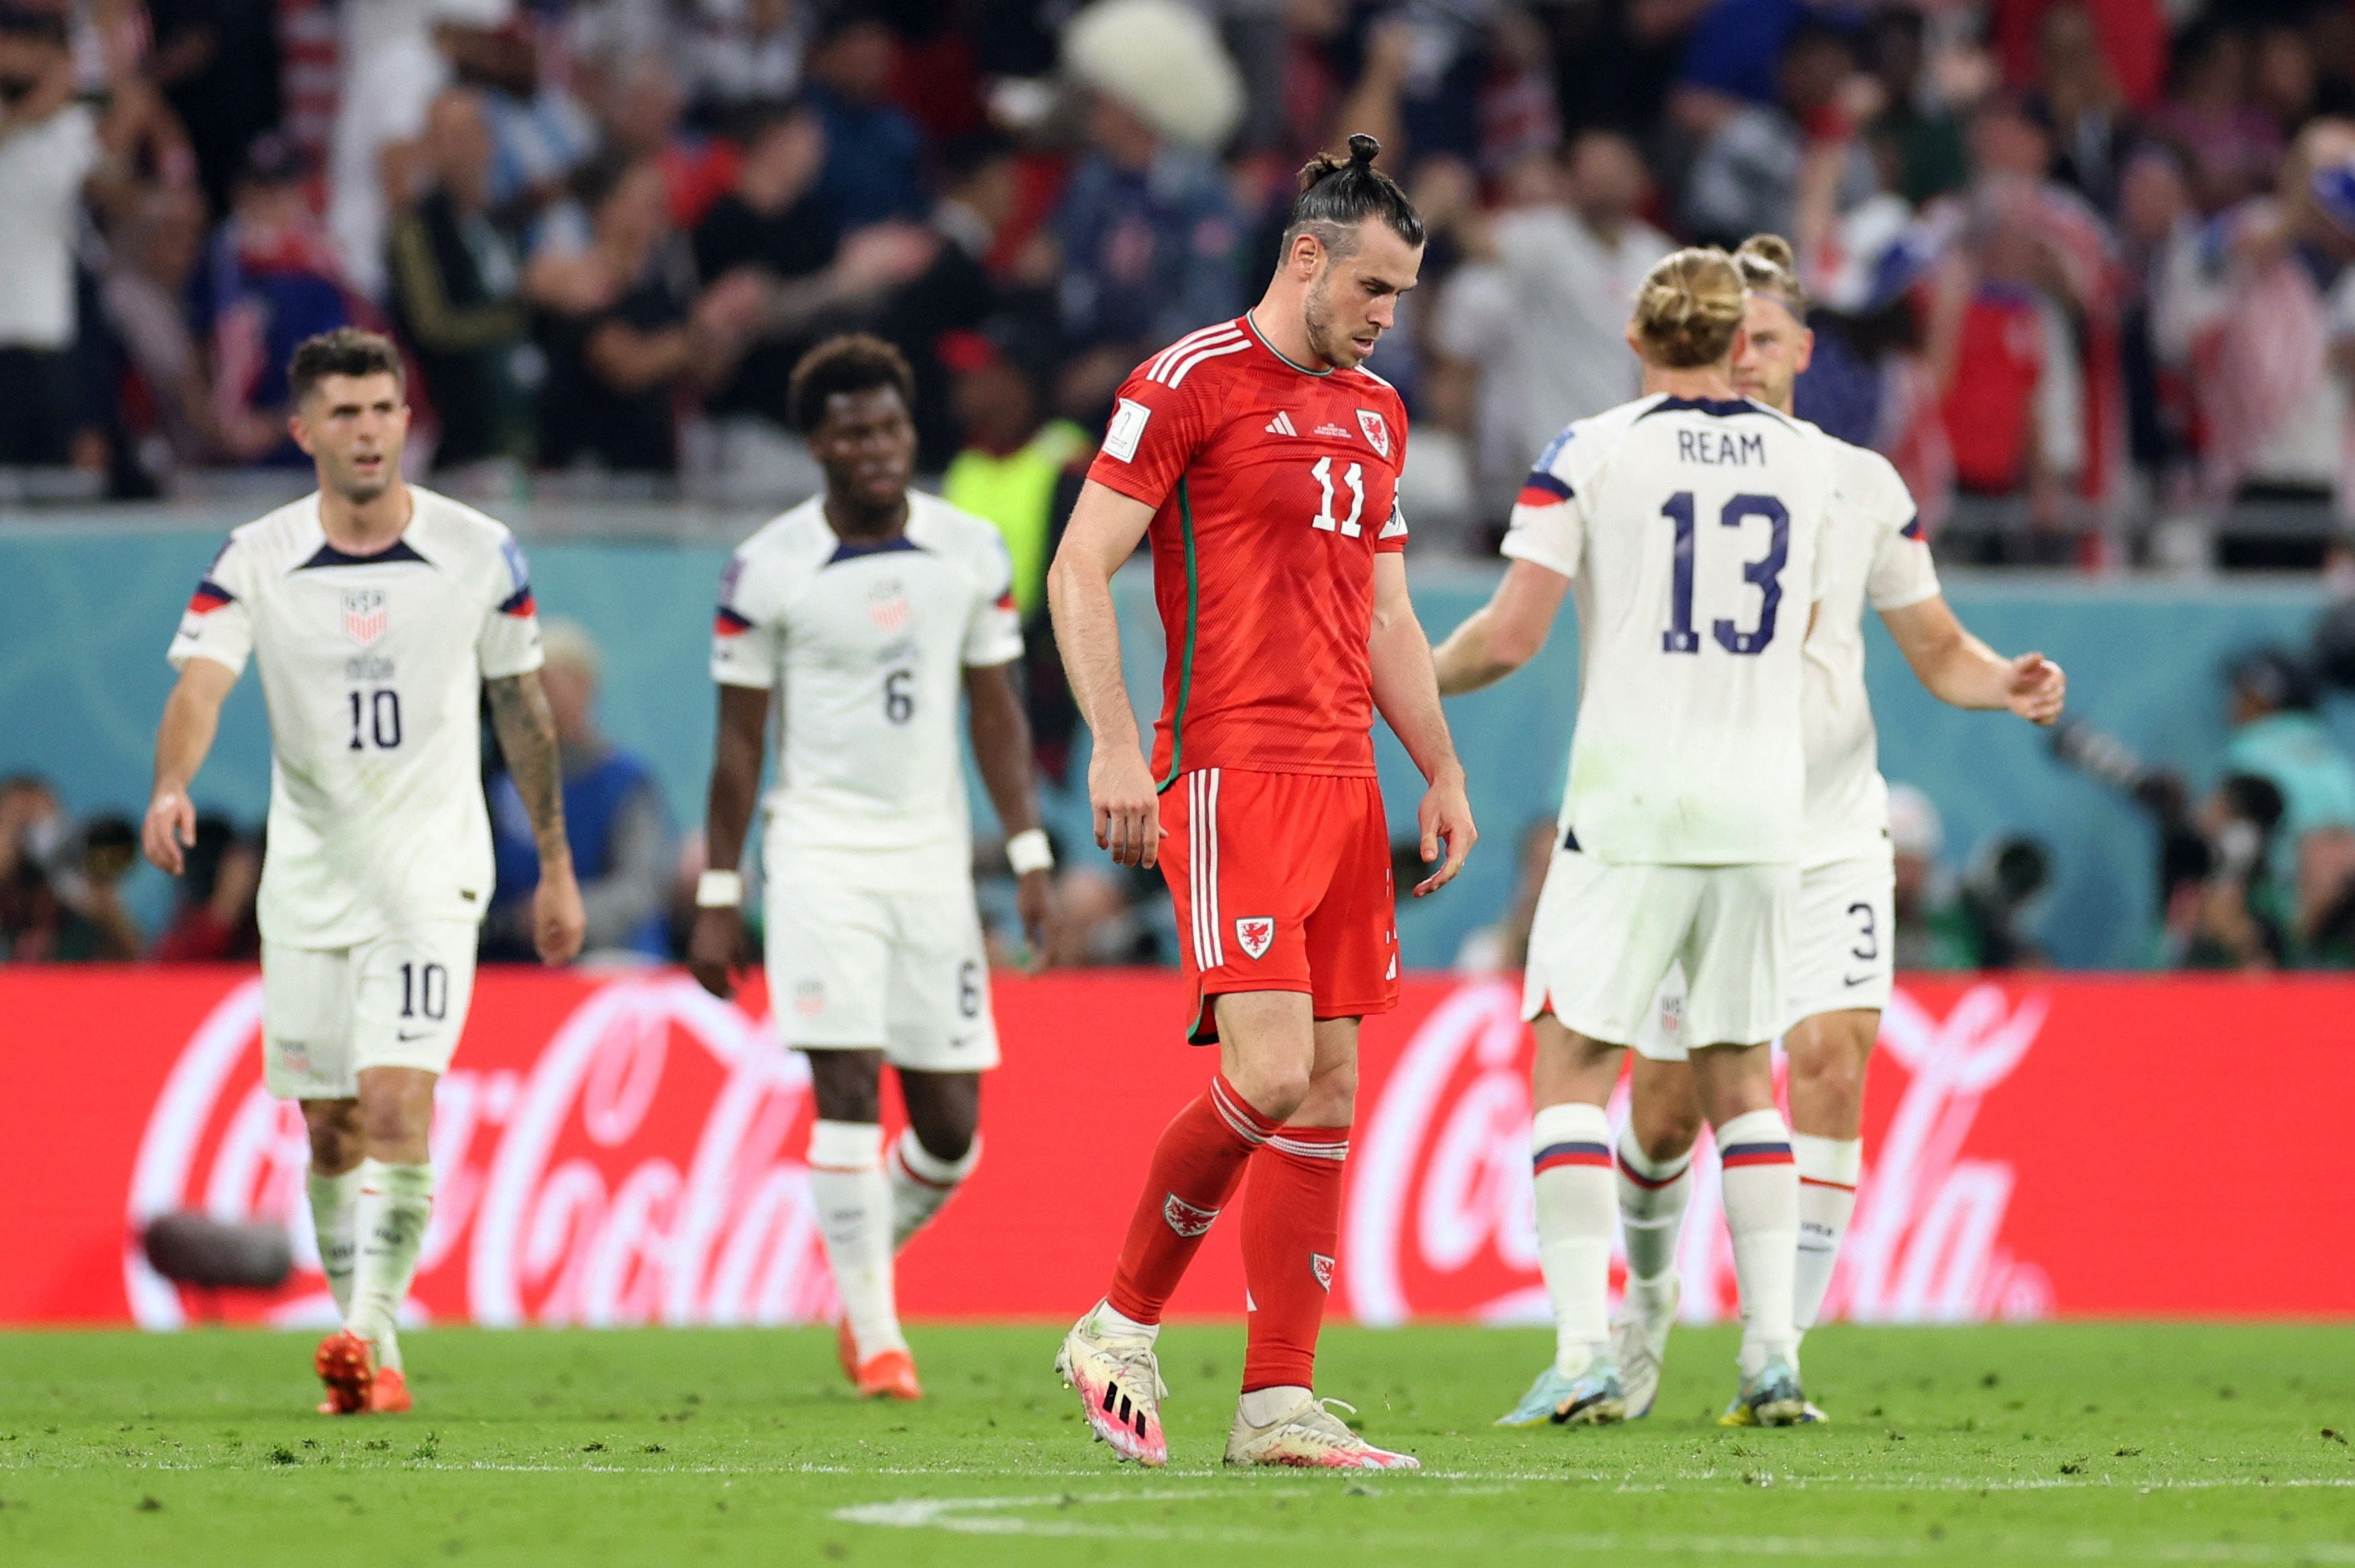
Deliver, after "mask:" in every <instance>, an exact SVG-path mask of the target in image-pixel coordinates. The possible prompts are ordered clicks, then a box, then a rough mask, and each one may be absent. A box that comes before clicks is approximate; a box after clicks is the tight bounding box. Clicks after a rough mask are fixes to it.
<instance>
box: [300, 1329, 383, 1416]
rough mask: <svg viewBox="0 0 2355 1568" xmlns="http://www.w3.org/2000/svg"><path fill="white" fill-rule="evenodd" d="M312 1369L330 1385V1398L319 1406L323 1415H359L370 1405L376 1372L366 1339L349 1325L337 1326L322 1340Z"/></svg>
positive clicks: (328, 1395) (328, 1392)
mask: <svg viewBox="0 0 2355 1568" xmlns="http://www.w3.org/2000/svg"><path fill="white" fill-rule="evenodd" d="M311 1369H312V1371H315V1372H317V1373H318V1374H319V1381H321V1382H323V1383H325V1384H326V1385H327V1397H326V1399H325V1401H323V1402H322V1403H320V1405H319V1413H320V1414H322V1415H357V1414H359V1413H362V1412H364V1411H366V1410H368V1408H369V1404H368V1395H369V1392H370V1390H371V1388H372V1386H373V1385H374V1384H375V1382H376V1377H377V1373H376V1366H375V1363H374V1361H373V1360H371V1358H370V1357H369V1355H368V1341H367V1340H365V1339H361V1338H360V1337H359V1336H358V1335H357V1334H355V1333H353V1332H352V1331H351V1330H350V1329H348V1328H338V1329H336V1331H335V1332H334V1333H332V1334H330V1335H328V1336H327V1337H326V1338H325V1339H322V1340H320V1341H319V1349H318V1350H317V1352H316V1353H315V1354H314V1355H313V1356H312V1358H311Z"/></svg>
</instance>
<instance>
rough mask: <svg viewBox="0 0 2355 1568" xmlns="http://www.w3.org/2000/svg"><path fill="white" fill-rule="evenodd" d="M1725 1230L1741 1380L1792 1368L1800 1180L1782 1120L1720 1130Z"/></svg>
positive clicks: (1753, 1120)
mask: <svg viewBox="0 0 2355 1568" xmlns="http://www.w3.org/2000/svg"><path fill="white" fill-rule="evenodd" d="M1717 1154H1718V1160H1719V1165H1720V1170H1721V1174H1720V1181H1721V1186H1722V1189H1723V1192H1724V1198H1725V1228H1726V1229H1727V1230H1728V1231H1729V1232H1732V1237H1733V1275H1734V1278H1735V1279H1736V1280H1737V1281H1739V1282H1740V1284H1741V1286H1742V1376H1743V1377H1745V1378H1747V1377H1751V1376H1753V1375H1755V1374H1756V1373H1757V1372H1758V1371H1759V1370H1760V1369H1761V1368H1763V1367H1764V1366H1765V1364H1766V1363H1767V1362H1768V1361H1769V1360H1773V1359H1774V1357H1776V1356H1781V1357H1783V1358H1785V1360H1794V1361H1796V1358H1797V1355H1798V1331H1797V1329H1796V1328H1794V1327H1793V1325H1792V1321H1791V1311H1792V1306H1793V1301H1792V1274H1793V1271H1794V1268H1795V1266H1796V1255H1797V1252H1798V1242H1799V1174H1798V1171H1797V1170H1796V1168H1794V1167H1793V1166H1792V1163H1791V1135H1790V1130H1789V1129H1788V1128H1787V1127H1786V1126H1785V1125H1784V1123H1783V1113H1782V1112H1780V1111H1777V1110H1773V1109H1768V1110H1764V1111H1751V1112H1748V1113H1746V1114H1744V1115H1739V1116H1735V1117H1733V1118H1732V1119H1731V1120H1729V1121H1728V1122H1727V1123H1726V1124H1725V1125H1723V1126H1721V1127H1720V1128H1718V1129H1717Z"/></svg>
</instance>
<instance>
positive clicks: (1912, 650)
mask: <svg viewBox="0 0 2355 1568" xmlns="http://www.w3.org/2000/svg"><path fill="white" fill-rule="evenodd" d="M1881 622H1882V624H1885V625H1886V626H1888V628H1889V635H1891V637H1893V638H1895V639H1896V640H1897V646H1898V649H1899V651H1901V652H1902V653H1903V654H1904V656H1905V662H1906V663H1907V664H1909V665H1911V666H1913V674H1914V677H1916V678H1917V679H1919V680H1920V681H1921V683H1922V685H1923V688H1925V689H1927V690H1928V691H1929V693H1930V695H1931V696H1933V697H1935V698H1936V699H1938V700H1939V701H1941V702H1945V703H1951V704H1952V705H1953V706H1955V707H1956V708H1974V709H2010V710H2011V711H2012V712H2014V713H2017V714H2019V716H2020V717H2021V718H2022V719H2025V720H2029V721H2030V723H2032V724H2050V723H2051V722H2052V721H2053V720H2057V719H2059V718H2060V717H2061V709H2062V704H2063V703H2064V702H2065V701H2066V700H2067V699H2068V695H2069V677H2067V676H2066V675H2065V674H2063V673H2062V668H2061V667H2060V666H2059V665H2057V664H2054V663H2053V662H2052V661H2051V659H2048V658H2046V657H2045V656H2043V655H2042V654H2021V655H2019V656H2018V657H2016V658H2006V657H2004V656H2002V655H2001V654H1999V653H1997V652H1996V651H1995V650H1994V649H1993V648H1991V647H1989V646H1987V645H1986V644H1985V643H1983V642H1981V641H1979V639H1978V638H1977V637H1976V636H1973V635H1971V633H1970V631H1969V629H1968V628H1967V627H1966V626H1965V625H1964V624H1962V622H1961V621H1960V620H1959V619H1958V618H1956V616H1955V612H1954V607H1953V606H1952V605H1950V604H1948V603H1946V600H1945V595H1944V594H1939V595H1935V596H1933V597H1931V598H1928V599H1924V600H1923V601H1922V602H1921V603H1918V604H1908V605H1905V606H1903V607H1902V608H1901V609H1896V610H1884V611H1882V612H1881Z"/></svg>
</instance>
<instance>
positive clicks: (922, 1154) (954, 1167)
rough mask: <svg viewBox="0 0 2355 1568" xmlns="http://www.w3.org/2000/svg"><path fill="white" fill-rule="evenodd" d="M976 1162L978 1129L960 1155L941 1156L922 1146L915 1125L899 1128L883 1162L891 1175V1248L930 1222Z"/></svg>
mask: <svg viewBox="0 0 2355 1568" xmlns="http://www.w3.org/2000/svg"><path fill="white" fill-rule="evenodd" d="M980 1163H981V1135H980V1134H978V1133H975V1135H974V1139H973V1143H972V1146H971V1147H968V1148H967V1149H966V1150H965V1151H964V1156H963V1157H961V1158H958V1159H943V1158H941V1157H939V1156H938V1155H936V1154H934V1153H932V1150H930V1149H928V1148H926V1147H924V1145H923V1140H922V1139H921V1138H919V1137H917V1136H916V1129H915V1128H913V1127H910V1128H908V1129H907V1130H906V1131H905V1132H902V1133H901V1134H900V1141H899V1142H897V1143H895V1144H893V1145H892V1146H891V1156H890V1159H889V1161H887V1162H886V1169H887V1172H888V1173H889V1175H890V1179H891V1250H892V1251H893V1252H895V1253H896V1252H898V1251H899V1250H900V1248H901V1247H904V1246H906V1245H907V1244H908V1238H909V1237H911V1236H912V1235H914V1234H915V1233H916V1232H919V1231H921V1230H922V1229H923V1228H924V1227H925V1226H926V1225H928V1224H930V1223H932V1216H933V1215H935V1214H937V1213H939V1212H940V1211H941V1206H942V1205H943V1204H944V1203H946V1202H947V1201H948V1200H950V1199H952V1198H954V1197H955V1196H956V1192H957V1189H958V1188H959V1187H962V1186H963V1185H964V1179H965V1178H966V1177H968V1176H971V1175H972V1174H973V1168H974V1167H975V1166H976V1165H979V1164H980Z"/></svg>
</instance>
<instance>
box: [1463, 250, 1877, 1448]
mask: <svg viewBox="0 0 2355 1568" xmlns="http://www.w3.org/2000/svg"><path fill="white" fill-rule="evenodd" d="M1746 304H1747V296H1746V292H1745V289H1744V286H1743V283H1742V272H1741V270H1740V269H1739V267H1738V266H1737V265H1736V264H1735V262H1734V260H1733V258H1732V257H1731V256H1729V255H1727V254H1726V253H1725V252H1724V251H1717V250H1686V251H1678V252H1676V253H1675V254H1674V255H1671V256H1669V257H1668V258H1667V259H1666V260H1664V261H1661V262H1660V263H1659V264H1658V265H1657V266H1656V267H1654V268H1653V269H1652V272H1651V273H1650V275H1649V276H1648V277H1646V279H1645V280H1644V284H1643V287H1642V289H1641V290H1640V291H1639V293H1638V294H1637V298H1636V314H1635V319H1634V320H1633V321H1631V322H1630V323H1629V324H1628V327H1627V343H1628V346H1629V347H1631V348H1633V349H1634V350H1635V351H1636V355H1637V357H1640V358H1641V359H1642V361H1643V371H1644V391H1645V396H1643V397H1642V398H1639V399H1637V400H1636V401H1634V402H1632V403H1625V404H1623V405H1621V406H1620V407H1618V408H1615V409H1612V410H1609V411H1605V412H1604V413H1601V414H1598V415H1596V416H1595V417H1593V419H1587V420H1581V421H1578V422H1576V423H1574V424H1572V426H1571V427H1570V428H1569V429H1568V430H1565V431H1563V432H1561V434H1560V435H1558V436H1556V437H1555V438H1554V440H1553V443H1552V444H1550V446H1548V447H1547V448H1546V450H1545V452H1544V453H1542V454H1541V455H1540V457H1539V459H1538V462H1537V465H1536V468H1535V470H1534V471H1533V472H1532V473H1531V474H1530V475H1529V481H1528V483H1527V485H1525V486H1524V487H1523V489H1522V491H1521V496H1520V500H1519V503H1518V505H1517V506H1516V507H1514V508H1513V519H1512V528H1511V530H1510V531H1509V532H1508V534H1507V535H1506V537H1505V543H1504V553H1505V554H1506V555H1507V556H1508V557H1509V558H1510V559H1511V562H1512V564H1511V565H1510V566H1509V567H1508V569H1507V571H1506V572H1505V576H1504V580H1503V581H1501V582H1500V583H1498V584H1497V592H1496V594H1495V596H1494V597H1493V598H1492V599H1491V600H1490V601H1489V603H1487V605H1486V606H1484V607H1483V608H1482V609H1481V610H1479V611H1478V612H1477V613H1475V614H1474V615H1473V616H1472V617H1471V618H1470V619H1469V620H1467V621H1466V622H1465V624H1463V625H1461V626H1459V627H1457V628H1456V629H1455V633H1454V634H1453V635H1450V636H1449V637H1448V638H1447V640H1446V642H1445V643H1444V644H1443V645H1441V646H1440V648H1439V651H1438V655H1437V664H1438V671H1439V682H1440V689H1441V690H1442V691H1443V692H1444V693H1450V694H1452V693H1455V692H1464V691H1471V690H1476V689H1477V688H1481V687H1484V686H1487V685H1488V684H1490V683H1491V682H1494V681H1496V680H1498V679H1500V678H1502V677H1504V676H1506V675H1508V674H1509V673H1510V672H1511V671H1513V670H1514V669H1517V668H1518V667H1520V666H1521V665H1523V664H1525V663H1526V662H1528V660H1529V658H1530V657H1531V656H1533V655H1535V654H1536V653H1537V651H1538V650H1539V649H1540V647H1542V646H1543V645H1544V643H1545V639H1546V635H1547V632H1548V631H1549V629H1550V627H1551V625H1552V624H1553V619H1554V615H1555V613H1556V612H1557V610H1558V609H1559V608H1560V606H1561V600H1562V596H1563V595H1564V594H1565V593H1569V592H1575V593H1576V595H1577V600H1578V629H1579V637H1580V645H1581V656H1582V657H1581V671H1582V674H1581V689H1580V691H1579V694H1578V699H1577V700H1578V724H1577V730H1576V732H1575V734H1574V736H1573V738H1572V742H1571V752H1570V782H1569V786H1568V788H1567V789H1566V790H1565V792H1564V795H1563V799H1562V809H1561V821H1560V826H1559V830H1560V833H1561V840H1560V842H1559V844H1558V846H1557V847H1556V848H1555V850H1554V856H1553V863H1552V865H1551V866H1550V868H1549V869H1548V870H1547V873H1546V881H1545V888H1544V891H1542V892H1541V893H1540V896H1539V900H1538V909H1537V914H1536V918H1535V920H1534V922H1533V923H1532V925H1531V929H1530V933H1529V965H1528V969H1527V974H1526V977H1525V980H1524V990H1523V994H1522V1011H1523V1014H1524V1016H1525V1017H1528V1018H1529V1019H1532V1020H1533V1021H1534V1024H1535V1027H1536V1033H1537V1055H1536V1060H1535V1062H1534V1065H1533V1067H1532V1070H1531V1091H1532V1094H1531V1097H1532V1100H1533V1102H1534V1104H1536V1106H1537V1115H1536V1118H1535V1125H1534V1128H1533V1134H1532V1140H1531V1141H1532V1148H1533V1153H1534V1164H1535V1167H1536V1185H1537V1221H1538V1253H1539V1262H1540V1268H1541V1269H1542V1270H1543V1273H1544V1275H1545V1284H1546V1292H1547V1295H1548V1296H1549V1298H1550V1300H1551V1303H1552V1306H1553V1310H1554V1319H1555V1354H1554V1359H1553V1360H1552V1362H1551V1363H1550V1364H1549V1365H1548V1366H1547V1367H1546V1368H1545V1369H1544V1370H1543V1371H1540V1373H1539V1374H1538V1377H1537V1379H1536V1381H1534V1382H1533V1383H1532V1384H1531V1385H1530V1387H1529V1392H1528V1393H1527V1394H1526V1395H1524V1396H1523V1397H1522V1399H1521V1401H1520V1403H1518V1405H1517V1406H1515V1407H1514V1409H1513V1410H1512V1411H1511V1412H1510V1413H1508V1414H1507V1415H1506V1416H1504V1417H1503V1418H1502V1420H1501V1422H1500V1423H1499V1424H1503V1425H1514V1426H1525V1425H1541V1424H1545V1423H1547V1422H1549V1421H1550V1422H1553V1423H1555V1424H1565V1425H1602V1424H1608V1423H1612V1422H1616V1421H1621V1420H1624V1419H1625V1417H1626V1414H1627V1411H1628V1401H1627V1396H1626V1392H1625V1387H1624V1384H1623V1382H1622V1379H1621V1374H1620V1371H1619V1368H1618V1367H1617V1366H1616V1364H1615V1363H1614V1359H1613V1358H1614V1351H1613V1346H1612V1341H1611V1326H1610V1321H1609V1316H1608V1299H1609V1280H1610V1264H1611V1232H1612V1221H1613V1219H1614V1213H1613V1208H1614V1205H1613V1198H1612V1175H1611V1125H1610V1122H1609V1120H1608V1118H1607V1117H1606V1115H1605V1114H1604V1104H1606V1102H1607V1101H1608V1100H1609V1098H1610V1094H1611V1091H1612V1088H1613V1086H1614V1084H1616V1083H1617V1082H1618V1078H1619V1065H1620V1058H1621V1056H1622V1055H1623V1054H1624V1053H1625V1050H1626V1048H1627V1047H1628V1046H1629V1045H1632V1044H1634V1043H1635V1042H1636V1040H1637V1038H1638V1036H1639V1035H1640V1033H1641V1032H1642V1029H1643V1027H1644V1024H1645V1021H1646V1019H1648V1018H1649V1017H1650V1015H1651V1011H1652V1008H1653V1004H1654V997H1655V996H1656V995H1657V992H1658V990H1659V987H1660V985H1661V982H1662V981H1664V980H1665V979H1666V978H1667V977H1668V974H1669V972H1670V971H1671V970H1672V969H1674V968H1677V967H1678V966H1679V965H1681V967H1682V969H1683V971H1684V973H1685V975H1686V976H1687V978H1688V985H1687V988H1686V1003H1685V1006H1686V1019H1687V1024H1688V1028H1689V1032H1690V1034H1691V1036H1692V1038H1693V1040H1695V1041H1697V1042H1699V1043H1698V1044H1697V1046H1696V1047H1695V1049H1694V1050H1693V1051H1692V1052H1691V1059H1692V1061H1691V1076H1692V1082H1693V1087H1694V1090H1695V1093H1697V1095H1698V1097H1699V1099H1700V1104H1701V1106H1702V1109H1703V1111H1704V1113H1705V1114H1706V1115H1708V1117H1709V1120H1710V1125H1712V1126H1713V1127H1714V1128H1715V1129H1716V1132H1717V1137H1718V1142H1719V1145H1720V1147H1721V1148H1722V1149H1723V1150H1724V1151H1725V1153H1724V1160H1725V1166H1726V1179H1725V1217H1726V1224H1727V1228H1728V1229H1729V1230H1730V1231H1731V1232H1732V1239H1733V1258H1734V1272H1735V1275H1736V1276H1737V1278H1738V1279H1739V1281H1740V1284H1741V1289H1742V1351H1741V1360H1740V1371H1741V1386H1740V1392H1738V1393H1737V1394H1736V1396H1735V1403H1736V1404H1737V1405H1739V1406H1741V1407H1742V1409H1744V1410H1745V1411H1746V1412H1748V1413H1749V1414H1750V1417H1751V1418H1752V1419H1754V1420H1756V1421H1757V1422H1759V1423H1761V1424H1769V1425H1783V1424H1789V1423H1792V1422H1796V1421H1797V1420H1799V1419H1800V1417H1801V1415H1802V1414H1803V1413H1804V1412H1805V1410H1806V1395H1805V1394H1804V1393H1803V1392H1801V1389H1800V1385H1799V1372H1798V1364H1797V1352H1798V1333H1797V1330H1796V1328H1795V1327H1794V1325H1793V1323H1792V1320H1791V1271H1792V1261H1793V1255H1794V1251H1795V1248H1796V1243H1797V1232H1798V1202H1799V1193H1798V1176H1797V1173H1796V1170H1794V1168H1793V1167H1792V1161H1791V1142H1790V1134H1789V1131H1788V1129H1787V1128H1786V1127H1785V1125H1784V1123H1783V1117H1782V1114H1781V1112H1779V1111H1778V1110H1776V1109H1775V1105H1774V1069H1773V1063H1772V1060H1771V1058H1770V1057H1769V1054H1768V1051H1767V1049H1766V1042H1767V1041H1768V1040H1770V1039H1772V1038H1773V1037H1774V1035H1775V1034H1776V1033H1777V1032H1779V1031H1780V1030H1781V1029H1782V1027H1783V1025H1784V1023H1785V1021H1786V1015H1785V1011H1784V1002H1783V989H1784V975H1785V970H1786V968H1787V967H1788V961H1789V953H1788V939H1787V934H1786V933H1787V932H1788V930H1789V926H1790V917H1791V910H1792V907H1793V905H1794V904H1795V902H1796V900H1797V898H1798V891H1799V870H1798V862H1799V859H1800V855H1801V834H1800V827H1801V816H1802V805H1803V795H1804V789H1805V784H1806V769H1805V761H1804V754H1803V750H1802V743H1801V739H1800V721H1801V720H1800V715H1801V702H1802V695H1801V694H1802V691H1803V689H1804V687H1805V684H1806V675H1805V668H1804V665H1805V659H1804V656H1803V653H1802V647H1803V645H1804V643H1805V641H1806V632H1807V630H1808V627H1809V624H1810V621H1811V618H1812V615H1813V611H1812V610H1811V609H1809V608H1807V606H1812V605H1814V604H1816V603H1817V602H1818V601H1820V600H1821V599H1822V598H1823V597H1824V595H1825V593H1826V592H1827V590H1828V580H1829V576H1830V567H1831V560H1832V558H1831V556H1830V555H1829V554H1828V552H1827V551H1826V550H1825V549H1823V548H1822V543H1823V536H1824V534H1825V532H1826V530H1827V528H1828V527H1829V518H1830V515H1831V510H1832V485H1831V480H1830V462H1829V457H1828V443H1827V441H1826V438H1825V437H1824V436H1823V435H1822V434H1821V432H1817V431H1816V430H1814V429H1812V428H1811V427H1808V426H1805V425H1802V424H1800V423H1799V422H1798V421H1796V420H1793V419H1791V418H1789V417H1788V416H1786V415H1785V414H1782V413H1778V412H1776V411H1774V410H1772V409H1769V408H1766V407H1765V406H1764V405H1763V404H1759V403H1755V402H1751V401H1748V400H1744V399H1742V397H1740V396H1738V395H1737V393H1736V390H1735V387H1734V382H1733V367H1734V365H1735V363H1736V362H1737V361H1739V360H1741V359H1742V357H1744V356H1746V355H1747V354H1748V353H1749V352H1750V347H1749V340H1748V334H1747V332H1746V330H1745V326H1744V319H1745V310H1746ZM1786 596H1787V597H1791V598H1795V599H1796V600H1797V601H1798V603H1795V604H1788V605H1786V604H1785V603H1784V601H1785V597H1786Z"/></svg>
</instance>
